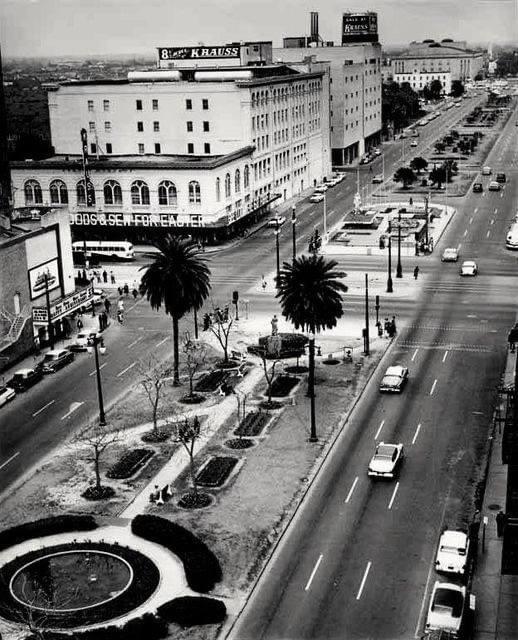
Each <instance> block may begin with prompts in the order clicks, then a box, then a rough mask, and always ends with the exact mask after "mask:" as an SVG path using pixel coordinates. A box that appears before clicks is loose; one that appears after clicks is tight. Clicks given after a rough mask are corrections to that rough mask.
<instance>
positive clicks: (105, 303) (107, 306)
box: [104, 298, 112, 315]
mask: <svg viewBox="0 0 518 640" xmlns="http://www.w3.org/2000/svg"><path fill="white" fill-rule="evenodd" d="M111 306H112V303H111V302H110V301H109V300H108V298H105V299H104V308H105V309H106V313H107V314H108V315H110V308H111Z"/></svg>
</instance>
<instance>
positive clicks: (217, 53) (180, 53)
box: [158, 45, 241, 60]
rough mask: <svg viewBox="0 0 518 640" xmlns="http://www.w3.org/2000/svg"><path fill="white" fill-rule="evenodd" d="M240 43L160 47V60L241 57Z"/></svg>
mask: <svg viewBox="0 0 518 640" xmlns="http://www.w3.org/2000/svg"><path fill="white" fill-rule="evenodd" d="M240 49H241V47H240V46H239V45H232V46H230V47H158V59H159V60H192V59H193V58H201V59H203V58H205V59H206V58H239V56H240Z"/></svg>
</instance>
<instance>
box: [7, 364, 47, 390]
mask: <svg viewBox="0 0 518 640" xmlns="http://www.w3.org/2000/svg"><path fill="white" fill-rule="evenodd" d="M42 378H43V372H42V370H41V368H40V367H37V368H36V369H30V368H26V369H18V371H15V372H14V375H13V377H12V378H11V379H10V380H9V381H8V382H7V386H8V387H11V389H14V390H15V391H17V392H18V393H20V391H26V390H27V389H29V388H30V387H32V385H34V384H36V383H37V382H39V381H40V380H41V379H42Z"/></svg>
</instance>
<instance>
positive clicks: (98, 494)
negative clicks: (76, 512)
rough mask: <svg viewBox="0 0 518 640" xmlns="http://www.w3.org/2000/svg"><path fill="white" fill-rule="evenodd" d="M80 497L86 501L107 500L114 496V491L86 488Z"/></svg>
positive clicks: (107, 488) (102, 488) (110, 489)
mask: <svg viewBox="0 0 518 640" xmlns="http://www.w3.org/2000/svg"><path fill="white" fill-rule="evenodd" d="M81 495H82V496H83V498H86V499H87V500H108V499H109V498H113V496H114V495H115V489H114V488H113V487H88V489H86V491H83V493H82V494H81Z"/></svg>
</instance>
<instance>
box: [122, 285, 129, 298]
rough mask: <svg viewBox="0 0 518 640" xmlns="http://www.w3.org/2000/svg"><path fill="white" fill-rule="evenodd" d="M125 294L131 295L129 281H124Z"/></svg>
mask: <svg viewBox="0 0 518 640" xmlns="http://www.w3.org/2000/svg"><path fill="white" fill-rule="evenodd" d="M123 289H124V295H125V296H129V287H128V283H127V282H126V283H124V288H123Z"/></svg>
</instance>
